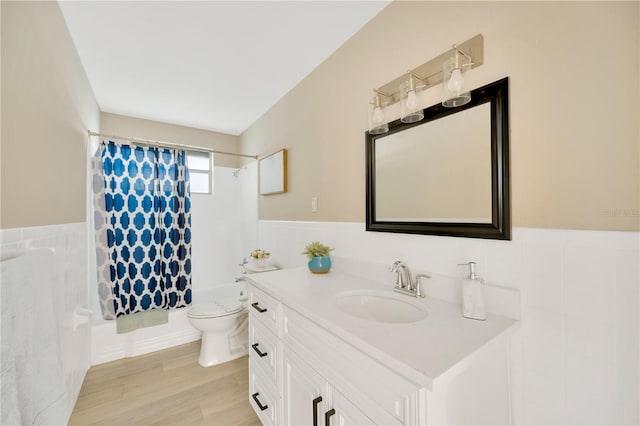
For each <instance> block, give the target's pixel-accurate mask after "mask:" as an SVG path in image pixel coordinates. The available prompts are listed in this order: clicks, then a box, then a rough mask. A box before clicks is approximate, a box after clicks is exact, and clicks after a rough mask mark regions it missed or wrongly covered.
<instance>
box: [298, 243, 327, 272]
mask: <svg viewBox="0 0 640 426" xmlns="http://www.w3.org/2000/svg"><path fill="white" fill-rule="evenodd" d="M331 250H333V248H332V247H329V246H325V245H324V244H321V243H319V242H318V241H313V242H311V243H309V244H307V246H306V247H305V248H304V251H303V252H302V254H305V255H307V258H308V259H309V263H307V266H309V270H310V271H311V272H313V273H314V274H326V273H327V272H329V270H330V269H331V258H330V257H329V253H330V252H331Z"/></svg>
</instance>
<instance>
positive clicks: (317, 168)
mask: <svg viewBox="0 0 640 426" xmlns="http://www.w3.org/2000/svg"><path fill="white" fill-rule="evenodd" d="M639 16H640V15H639V12H638V2H621V3H617V2H584V3H582V2H530V3H529V2H468V3H463V2H426V1H425V2H394V3H392V4H390V5H389V6H388V7H387V8H386V9H385V10H383V11H382V12H381V13H380V14H379V15H378V16H377V17H376V18H374V19H373V20H372V21H371V22H370V23H369V24H367V25H366V26H365V27H364V28H363V29H362V30H361V31H360V32H359V33H357V34H356V35H355V36H354V37H353V38H351V39H350V40H349V41H348V42H347V43H345V44H344V45H343V46H342V47H341V48H340V49H339V50H338V51H337V52H336V53H334V54H333V55H332V56H331V57H330V58H329V59H327V60H326V61H325V62H324V63H323V64H322V65H320V66H319V67H318V68H317V69H316V70H315V71H314V72H313V73H312V74H311V75H309V76H308V77H307V78H306V79H305V80H303V81H302V82H301V83H300V84H299V85H298V86H297V87H296V88H294V89H293V90H292V91H291V92H290V93H288V94H287V95H286V96H285V97H284V98H282V99H281V100H280V101H279V102H278V103H277V104H276V105H275V106H274V107H273V108H272V109H271V110H269V111H268V112H267V113H266V114H265V115H264V116H263V117H261V118H260V119H259V120H258V121H257V122H256V123H254V124H253V125H252V126H251V127H250V128H249V129H247V131H245V132H244V133H243V135H242V136H241V137H242V146H243V149H244V150H245V151H246V152H251V153H256V152H260V153H264V152H270V151H274V150H275V149H278V148H282V147H285V148H288V149H289V192H288V193H286V194H280V195H273V196H266V197H262V198H261V200H260V218H261V219H276V220H277V219H279V220H328V221H364V212H365V208H364V199H365V197H364V188H365V181H364V178H365V166H364V132H365V130H366V128H367V116H366V113H367V102H368V100H369V99H370V97H371V89H372V88H373V87H377V86H380V85H382V84H384V83H386V82H387V81H389V80H391V79H393V78H395V77H397V76H399V75H400V74H402V73H403V72H404V71H405V70H406V69H408V68H412V67H415V66H418V65H420V64H421V63H423V62H425V61H427V60H429V59H431V58H433V57H435V56H436V55H439V54H440V53H442V52H444V51H445V50H446V49H448V48H449V47H450V46H451V44H453V43H456V42H457V43H459V42H462V41H465V40H467V39H469V38H471V37H473V36H474V35H476V34H478V33H482V34H483V36H484V49H485V57H484V65H482V66H481V67H479V68H477V69H475V70H473V71H472V72H470V73H467V81H468V82H469V87H470V88H475V87H479V86H482V85H484V84H486V83H489V82H492V81H495V80H497V79H499V78H502V77H505V76H509V77H510V79H511V82H510V90H511V97H510V101H511V108H510V111H511V170H512V180H511V182H512V211H513V224H514V226H517V227H542V228H568V229H603V230H633V231H638V230H640V226H639V221H640V218H639V216H638V209H639V207H640V201H639V196H640V195H639V194H640V175H639V162H640V153H639V149H638V145H639V139H640V137H639V132H640V127H639V124H638V120H639V106H638V103H639V100H638V99H639V97H638V93H640V88H639V81H638V80H639V75H640V69H639V50H640V49H639V33H638V27H639V26H638V22H639ZM440 91H441V89H440V88H432V89H429V90H427V91H426V92H425V93H423V95H422V101H423V103H424V105H425V106H426V105H431V104H434V103H436V102H438V97H439V95H440ZM396 117H397V112H396ZM312 196H317V197H318V204H319V210H318V212H317V213H312V212H311V209H310V199H311V197H312Z"/></svg>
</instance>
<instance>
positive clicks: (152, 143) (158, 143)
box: [87, 130, 258, 160]
mask: <svg viewBox="0 0 640 426" xmlns="http://www.w3.org/2000/svg"><path fill="white" fill-rule="evenodd" d="M87 133H88V134H89V136H102V137H103V138H112V139H120V140H128V141H129V142H137V143H140V144H142V145H147V146H159V147H164V148H182V149H189V150H192V151H204V152H213V153H214V154H224V155H235V156H237V157H246V158H253V159H254V160H257V159H258V156H257V155H248V154H236V153H235V152H225V151H217V150H215V149H211V148H206V147H203V146H193V145H184V144H179V143H173V142H166V141H157V140H153V139H140V138H134V137H131V136H128V137H124V136H117V135H106V134H104V133H96V132H92V131H91V130H89V131H88V132H87Z"/></svg>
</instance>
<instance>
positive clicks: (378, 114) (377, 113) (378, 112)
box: [371, 106, 384, 124]
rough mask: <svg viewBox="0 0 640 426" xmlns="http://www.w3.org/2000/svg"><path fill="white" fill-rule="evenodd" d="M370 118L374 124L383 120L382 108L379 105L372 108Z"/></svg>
mask: <svg viewBox="0 0 640 426" xmlns="http://www.w3.org/2000/svg"><path fill="white" fill-rule="evenodd" d="M371 120H372V121H373V122H374V123H375V124H380V123H382V122H383V121H384V115H383V114H382V108H380V107H379V106H377V107H375V108H373V115H372V116H371Z"/></svg>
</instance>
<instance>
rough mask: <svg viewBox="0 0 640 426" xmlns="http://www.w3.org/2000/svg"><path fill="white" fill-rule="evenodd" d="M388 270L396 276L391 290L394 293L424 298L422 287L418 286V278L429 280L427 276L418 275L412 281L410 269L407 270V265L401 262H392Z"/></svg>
mask: <svg viewBox="0 0 640 426" xmlns="http://www.w3.org/2000/svg"><path fill="white" fill-rule="evenodd" d="M389 270H390V271H391V272H393V273H394V274H396V286H395V287H394V288H393V290H394V291H397V292H398V293H402V294H408V295H409V296H413V297H425V295H424V291H423V290H422V286H421V285H420V278H431V277H430V276H429V275H425V274H418V275H416V277H415V280H414V279H413V276H412V274H411V269H409V265H407V264H406V263H404V262H403V261H402V260H397V261H395V262H393V264H392V265H391V267H390V268H389Z"/></svg>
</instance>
